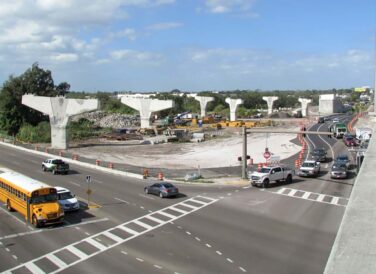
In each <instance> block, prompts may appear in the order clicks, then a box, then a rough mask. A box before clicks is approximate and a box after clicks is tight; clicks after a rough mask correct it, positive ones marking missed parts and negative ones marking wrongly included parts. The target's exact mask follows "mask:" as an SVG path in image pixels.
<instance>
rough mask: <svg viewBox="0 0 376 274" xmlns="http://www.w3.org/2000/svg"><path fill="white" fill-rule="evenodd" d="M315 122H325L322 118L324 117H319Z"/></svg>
mask: <svg viewBox="0 0 376 274" xmlns="http://www.w3.org/2000/svg"><path fill="white" fill-rule="evenodd" d="M317 123H318V124H322V123H325V119H324V117H319V119H318V120H317Z"/></svg>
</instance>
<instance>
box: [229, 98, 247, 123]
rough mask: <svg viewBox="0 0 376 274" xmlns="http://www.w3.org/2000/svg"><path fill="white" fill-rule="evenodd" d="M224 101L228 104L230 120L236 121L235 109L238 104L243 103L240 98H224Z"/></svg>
mask: <svg viewBox="0 0 376 274" xmlns="http://www.w3.org/2000/svg"><path fill="white" fill-rule="evenodd" d="M226 103H227V104H229V105H230V121H236V109H237V108H238V106H239V105H241V104H243V100H242V99H231V98H230V97H228V98H226Z"/></svg>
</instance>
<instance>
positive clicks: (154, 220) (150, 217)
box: [145, 216, 164, 224]
mask: <svg viewBox="0 0 376 274" xmlns="http://www.w3.org/2000/svg"><path fill="white" fill-rule="evenodd" d="M145 218H147V219H149V220H152V221H153V222H156V223H159V224H163V223H164V221H162V220H161V219H158V218H155V217H153V216H146V217H145Z"/></svg>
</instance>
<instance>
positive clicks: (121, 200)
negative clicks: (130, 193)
mask: <svg viewBox="0 0 376 274" xmlns="http://www.w3.org/2000/svg"><path fill="white" fill-rule="evenodd" d="M114 199H115V200H118V201H119V202H122V203H125V204H127V205H129V204H130V202H128V201H126V200H123V199H120V198H117V197H114Z"/></svg>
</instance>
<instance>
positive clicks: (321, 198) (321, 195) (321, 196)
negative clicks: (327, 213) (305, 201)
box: [316, 194, 325, 202]
mask: <svg viewBox="0 0 376 274" xmlns="http://www.w3.org/2000/svg"><path fill="white" fill-rule="evenodd" d="M324 198H325V195H324V194H320V195H319V197H317V199H316V200H317V201H318V202H322V200H324Z"/></svg>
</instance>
